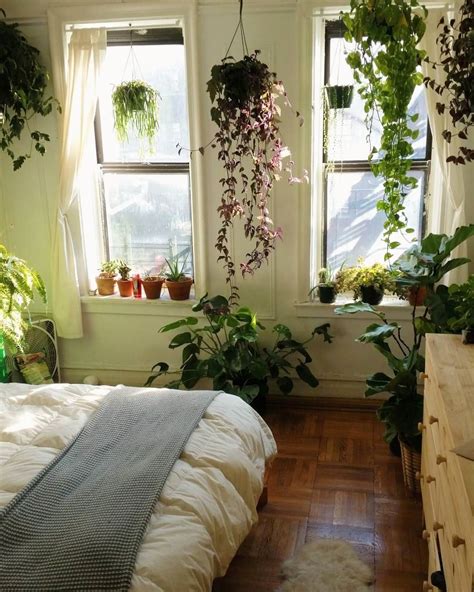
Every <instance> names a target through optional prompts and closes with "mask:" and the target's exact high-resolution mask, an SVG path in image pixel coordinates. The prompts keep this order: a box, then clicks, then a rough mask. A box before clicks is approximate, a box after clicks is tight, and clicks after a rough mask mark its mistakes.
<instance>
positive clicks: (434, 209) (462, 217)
mask: <svg viewBox="0 0 474 592" xmlns="http://www.w3.org/2000/svg"><path fill="white" fill-rule="evenodd" d="M443 16H444V18H445V20H446V21H447V22H449V18H452V11H450V12H448V9H447V8H437V9H431V10H430V11H429V14H428V18H427V23H426V33H425V35H424V37H423V39H422V41H421V44H420V45H421V47H422V48H423V49H424V50H425V51H426V52H427V53H428V56H429V57H430V59H431V60H434V61H436V62H439V61H440V55H439V48H438V46H437V45H436V38H437V36H438V34H439V31H440V29H439V28H438V23H439V21H440V19H441V17H443ZM443 74H444V73H443V71H442V69H441V68H436V70H433V69H432V67H431V66H430V65H428V64H426V63H425V62H423V75H424V76H430V77H431V78H434V79H435V80H436V82H437V83H439V84H443V82H444V75H443ZM437 101H443V98H440V96H439V95H438V94H436V93H435V92H434V91H432V90H431V89H430V88H428V89H427V91H426V102H427V107H428V116H429V120H430V126H431V131H432V133H433V154H432V169H431V178H430V188H429V192H430V207H429V216H428V231H429V232H435V233H444V234H452V233H453V232H454V231H455V230H456V228H457V227H458V226H462V225H463V224H466V204H465V199H466V187H467V183H466V178H467V173H468V170H467V169H468V167H469V165H467V166H462V165H454V164H452V163H447V162H446V158H447V157H448V156H449V154H454V153H456V154H457V142H456V140H457V139H456V138H453V140H452V141H451V144H448V143H447V142H445V141H444V139H443V138H442V136H441V133H442V131H443V130H444V129H448V130H453V126H452V123H451V120H450V117H449V113H448V112H447V111H446V112H445V113H444V114H443V115H439V113H438V112H437V111H436V102H437ZM466 256H467V246H466V243H464V244H462V245H460V246H459V247H458V248H457V249H456V250H455V251H454V252H453V257H466ZM467 276H468V268H467V266H466V265H463V266H462V267H458V268H457V269H454V270H452V271H450V272H449V273H448V274H446V276H445V277H444V280H443V283H447V284H452V283H462V282H465V281H466V279H467Z"/></svg>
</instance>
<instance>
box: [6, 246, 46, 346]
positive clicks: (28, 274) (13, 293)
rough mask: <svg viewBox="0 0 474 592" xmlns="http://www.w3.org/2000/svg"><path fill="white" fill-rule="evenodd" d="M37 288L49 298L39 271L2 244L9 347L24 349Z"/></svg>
mask: <svg viewBox="0 0 474 592" xmlns="http://www.w3.org/2000/svg"><path fill="white" fill-rule="evenodd" d="M35 291H36V292H37V293H38V295H39V296H40V298H41V299H42V300H43V302H46V289H45V286H44V283H43V280H42V279H41V277H40V276H39V274H38V273H37V272H36V271H34V270H33V269H31V268H30V267H28V265H27V264H26V263H25V261H23V259H19V258H18V257H15V256H14V255H11V254H10V253H8V252H7V250H6V248H5V247H4V246H3V245H0V332H1V333H3V338H4V341H5V344H6V345H7V347H8V348H9V349H11V350H13V351H15V350H16V349H21V347H22V340H23V335H24V332H25V329H26V323H25V321H24V319H23V317H22V313H23V312H25V311H26V310H27V309H28V306H29V304H30V302H31V301H32V300H33V299H34V297H35Z"/></svg>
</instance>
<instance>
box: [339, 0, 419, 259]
mask: <svg viewBox="0 0 474 592" xmlns="http://www.w3.org/2000/svg"><path fill="white" fill-rule="evenodd" d="M426 15H427V11H426V9H425V8H424V7H423V6H422V5H420V4H419V3H418V0H351V9H350V11H349V12H347V13H345V14H343V16H342V18H343V22H344V24H345V26H346V29H347V31H346V33H345V39H346V40H347V41H348V42H353V43H354V44H355V47H354V49H353V51H351V52H350V53H349V54H348V56H347V63H348V64H349V66H350V67H351V68H352V70H353V73H354V79H355V80H356V82H357V85H358V92H359V94H360V96H361V97H362V99H363V101H364V109H365V113H366V120H365V121H366V125H367V129H368V141H369V144H370V145H371V132H372V127H373V124H374V121H375V120H378V121H380V122H381V124H382V136H381V139H380V144H379V145H378V146H372V147H371V151H370V154H369V160H370V161H371V167H372V171H373V172H374V174H375V175H376V176H380V177H382V179H383V187H384V195H383V198H382V199H381V200H380V201H379V202H378V203H377V208H378V210H381V211H383V212H384V214H385V217H386V219H385V222H384V240H385V242H386V245H387V252H386V253H385V259H386V260H388V259H390V258H391V256H392V255H391V252H390V251H391V249H395V248H396V247H398V246H399V243H398V242H396V241H393V240H392V238H391V237H392V235H393V234H394V233H396V232H398V231H401V230H404V231H405V232H407V233H413V232H414V230H413V229H412V228H408V227H407V225H408V223H407V217H406V214H405V212H404V201H405V197H406V195H407V193H408V192H409V191H410V190H411V189H413V188H415V187H416V185H417V180H416V178H415V177H413V176H411V175H410V167H411V159H410V157H411V155H412V154H413V148H412V141H413V140H416V138H417V137H418V130H416V129H413V127H412V124H413V123H414V122H415V121H416V120H417V118H418V114H413V115H410V114H409V113H408V106H409V103H410V100H411V98H412V96H413V92H414V90H415V88H416V86H417V85H419V84H421V83H422V81H423V76H422V74H421V72H420V71H419V64H420V62H421V60H422V59H423V58H424V57H425V54H424V52H423V51H422V50H420V49H418V47H417V45H418V43H419V41H420V39H421V38H422V37H423V34H424V32H425V28H426V25H425V18H426Z"/></svg>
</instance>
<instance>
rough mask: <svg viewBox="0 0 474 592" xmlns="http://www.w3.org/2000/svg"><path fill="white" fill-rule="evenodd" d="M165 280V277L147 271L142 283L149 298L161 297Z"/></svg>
mask: <svg viewBox="0 0 474 592" xmlns="http://www.w3.org/2000/svg"><path fill="white" fill-rule="evenodd" d="M164 281H165V280H164V278H162V277H161V276H159V275H150V274H149V273H145V275H144V277H143V281H142V285H143V289H144V290H145V295H146V297H147V299H148V300H157V299H158V298H159V297H160V295H161V288H162V286H163V283H164Z"/></svg>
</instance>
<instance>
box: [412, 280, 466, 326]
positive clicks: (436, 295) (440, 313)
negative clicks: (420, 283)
mask: <svg viewBox="0 0 474 592" xmlns="http://www.w3.org/2000/svg"><path fill="white" fill-rule="evenodd" d="M427 304H428V306H429V310H430V319H429V323H430V325H428V326H427V327H424V328H423V329H424V330H425V332H426V333H428V332H430V333H434V332H440V331H441V332H443V333H460V332H461V331H462V330H463V329H472V328H473V327H474V275H471V276H470V277H469V279H468V281H467V282H466V283H465V284H460V285H459V284H453V285H452V286H449V288H448V287H447V286H443V285H439V286H437V288H436V290H435V291H434V292H433V293H432V294H431V295H430V296H429V298H428V302H427Z"/></svg>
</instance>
